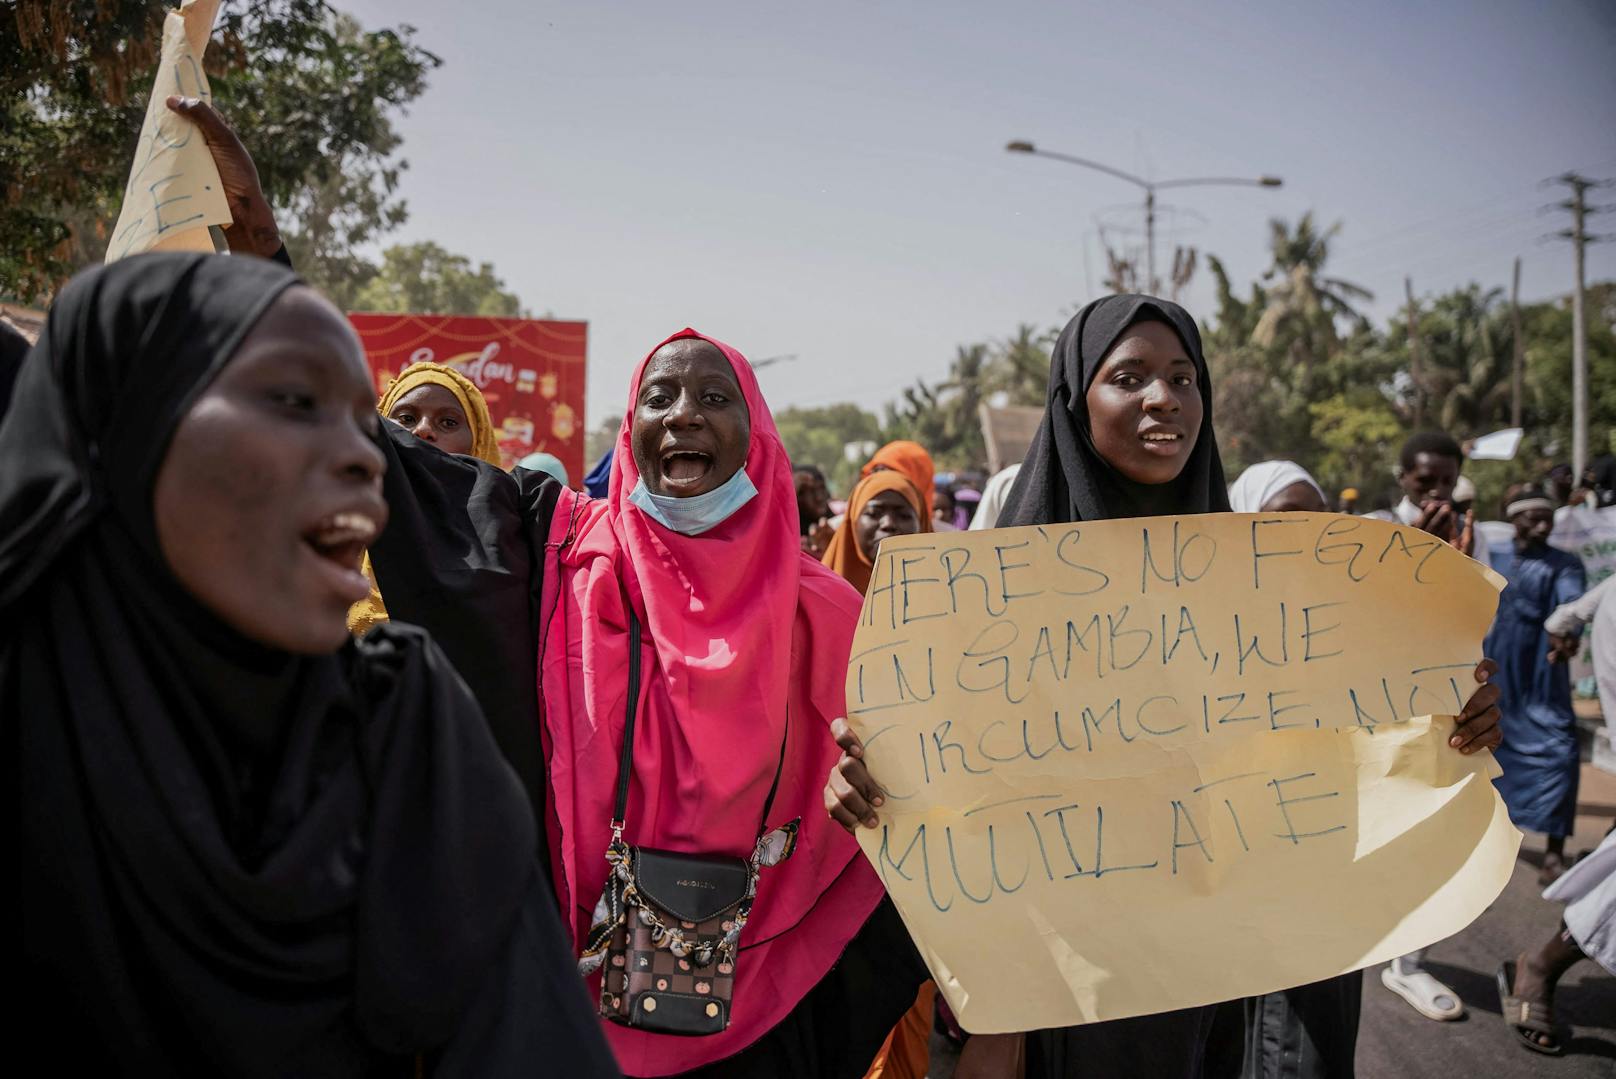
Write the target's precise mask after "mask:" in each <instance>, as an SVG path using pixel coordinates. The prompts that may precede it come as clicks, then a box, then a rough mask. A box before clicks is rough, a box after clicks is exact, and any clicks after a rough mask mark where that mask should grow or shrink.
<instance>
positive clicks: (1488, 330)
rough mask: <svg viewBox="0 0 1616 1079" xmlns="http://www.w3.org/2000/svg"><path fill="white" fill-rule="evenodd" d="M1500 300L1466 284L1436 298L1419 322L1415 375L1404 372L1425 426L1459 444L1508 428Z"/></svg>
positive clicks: (1499, 292)
mask: <svg viewBox="0 0 1616 1079" xmlns="http://www.w3.org/2000/svg"><path fill="white" fill-rule="evenodd" d="M1503 295H1504V290H1503V289H1501V288H1493V289H1485V290H1484V289H1483V288H1482V287H1481V286H1480V285H1476V284H1472V285H1469V286H1467V287H1465V288H1462V289H1455V290H1454V291H1452V292H1449V293H1446V294H1444V295H1442V296H1439V297H1437V298H1436V299H1435V300H1434V301H1433V302H1432V304H1431V307H1430V309H1429V310H1428V311H1425V312H1422V313H1421V315H1420V316H1419V318H1418V320H1417V322H1416V326H1417V328H1418V332H1419V336H1420V357H1421V363H1420V371H1419V375H1418V377H1415V376H1414V373H1413V371H1412V370H1410V372H1409V394H1408V396H1410V397H1412V396H1413V395H1415V394H1418V395H1419V396H1420V397H1421V398H1422V401H1421V403H1422V406H1423V407H1422V408H1421V410H1420V411H1421V414H1422V416H1423V417H1424V420H1425V423H1426V425H1427V426H1434V427H1439V428H1441V429H1442V430H1444V431H1447V432H1448V433H1449V434H1451V435H1453V436H1454V437H1455V438H1460V439H1464V438H1473V437H1475V436H1476V435H1480V434H1485V433H1486V432H1488V431H1493V430H1497V429H1498V428H1500V427H1503V426H1505V424H1506V423H1507V422H1508V420H1509V399H1510V363H1511V358H1512V356H1513V354H1514V353H1513V342H1512V341H1511V339H1510V338H1511V331H1510V324H1509V313H1508V311H1507V310H1504V309H1502V308H1501V307H1500V303H1501V301H1502V299H1503ZM1403 348H1404V349H1405V350H1406V348H1407V337H1406V335H1405V337H1404V342H1403Z"/></svg>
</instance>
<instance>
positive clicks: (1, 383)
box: [0, 322, 28, 416]
mask: <svg viewBox="0 0 1616 1079" xmlns="http://www.w3.org/2000/svg"><path fill="white" fill-rule="evenodd" d="M26 355H28V338H26V337H24V336H23V335H22V333H21V331H19V330H18V329H17V328H16V327H14V326H12V325H11V323H9V322H0V416H4V415H5V414H6V407H7V406H8V405H10V404H11V387H12V385H13V384H15V383H16V381H17V372H19V371H21V370H22V358H23V357H24V356H26Z"/></svg>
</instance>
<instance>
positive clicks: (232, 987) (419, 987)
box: [0, 255, 615, 1076]
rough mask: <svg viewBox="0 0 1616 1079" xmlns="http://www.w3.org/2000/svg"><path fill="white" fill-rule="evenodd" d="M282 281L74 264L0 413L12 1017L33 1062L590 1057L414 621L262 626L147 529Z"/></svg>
mask: <svg viewBox="0 0 1616 1079" xmlns="http://www.w3.org/2000/svg"><path fill="white" fill-rule="evenodd" d="M296 283H297V279H296V278H295V277H294V276H293V275H292V274H291V273H290V272H289V271H287V270H285V269H284V268H282V267H279V266H277V265H275V264H273V263H270V262H267V261H262V260H257V259H246V258H241V259H237V258H229V257H222V256H211V255H209V256H202V255H146V256H140V257H137V258H132V259H128V260H125V261H123V262H118V263H115V264H113V265H112V266H110V267H106V268H102V269H97V270H93V271H90V272H88V273H86V274H84V275H82V276H80V277H79V278H77V279H75V280H74V281H73V282H72V283H71V284H69V285H68V286H67V288H66V289H64V290H63V292H62V294H61V296H60V297H59V299H58V300H57V302H56V304H55V306H54V307H53V308H52V310H51V312H50V316H49V319H48V321H47V325H46V328H45V332H44V334H43V335H42V337H41V339H40V341H39V343H38V345H37V346H36V350H35V352H34V353H33V354H32V355H31V357H30V359H29V361H28V363H27V364H25V365H24V366H23V369H22V374H21V376H20V378H19V380H18V383H17V386H16V392H15V397H14V399H13V402H12V408H11V410H10V412H9V413H8V414H7V415H6V418H5V419H4V420H3V421H0V718H3V722H4V731H5V757H6V761H7V767H8V768H9V769H10V779H11V784H10V789H11V790H12V792H13V794H12V798H13V801H12V805H11V807H10V810H9V812H8V813H7V820H8V826H9V829H8V830H9V837H10V839H11V845H12V850H13V856H14V858H15V866H16V884H15V886H14V889H13V890H12V892H11V899H10V902H11V903H12V904H13V908H14V909H13V913H14V914H15V921H14V922H13V923H12V924H13V926H14V928H13V932H14V933H16V934H18V935H17V936H16V937H14V938H13V945H12V948H13V951H12V954H13V962H12V965H11V969H12V970H13V971H14V972H15V975H16V980H17V983H18V985H19V987H20V988H21V989H22V993H21V996H20V998H19V1001H18V1002H16V1003H14V1005H13V1006H12V1010H11V1015H12V1018H13V1022H14V1023H15V1024H16V1029H17V1030H18V1031H19V1033H20V1034H22V1035H23V1036H25V1037H26V1038H27V1040H28V1042H29V1043H30V1044H36V1045H41V1046H48V1047H49V1052H50V1054H51V1068H52V1070H59V1071H63V1072H64V1073H65V1072H73V1071H75V1068H74V1066H75V1065H84V1066H86V1067H93V1068H95V1069H96V1072H97V1073H99V1074H131V1075H133V1074H140V1075H146V1074H228V1075H264V1076H272V1075H274V1076H279V1075H291V1074H297V1075H321V1076H324V1075H331V1076H346V1075H372V1074H378V1073H386V1072H388V1071H390V1070H393V1069H394V1068H396V1069H397V1071H398V1072H399V1073H400V1074H405V1073H407V1072H408V1071H413V1070H415V1069H416V1068H417V1066H418V1065H419V1066H421V1067H422V1068H424V1069H426V1070H429V1071H430V1072H431V1073H433V1074H442V1075H456V1074H464V1075H479V1076H481V1075H518V1074H521V1075H534V1074H543V1073H545V1072H546V1070H548V1069H554V1070H555V1071H554V1073H556V1074H568V1075H583V1076H596V1075H611V1074H615V1068H614V1067H613V1065H612V1063H611V1059H610V1054H609V1052H608V1050H607V1049H606V1047H605V1044H604V1041H603V1040H602V1039H601V1038H600V1035H599V1031H598V1029H597V1028H596V1025H595V1020H594V1018H593V1016H592V1014H591V1013H590V1008H589V1004H588V1001H587V1000H586V999H585V998H584V995H583V993H582V992H581V990H580V989H579V984H578V979H577V976H576V974H575V972H574V970H573V969H572V964H571V957H570V955H569V954H568V949H567V947H566V944H565V939H564V936H563V930H562V928H561V926H560V923H559V920H558V918H557V916H556V914H555V911H554V906H553V902H552V901H551V900H550V897H549V895H548V892H547V890H546V889H545V887H544V885H543V882H542V878H541V876H540V874H539V873H538V867H537V864H536V861H535V859H534V857H533V851H534V843H535V831H534V821H533V817H532V815H531V813H530V811H529V809H528V807H527V804H526V799H525V798H524V797H523V792H522V790H521V786H520V784H519V782H518V781H517V779H516V777H515V776H514V775H513V774H512V772H511V770H510V768H509V767H508V766H507V765H506V763H505V762H504V761H503V760H502V759H501V757H500V755H499V753H498V751H497V750H496V748H495V746H494V744H493V741H492V739H491V738H490V736H489V734H488V730H487V726H486V724H485V722H484V720H483V717H482V714H481V712H480V710H479V709H478V707H477V704H476V702H475V700H474V699H473V698H472V696H471V695H470V693H469V692H468V691H467V689H466V686H465V684H464V683H463V682H462V681H461V680H460V679H459V678H458V677H457V676H456V674H455V673H454V671H453V669H452V668H451V667H450V666H449V664H448V662H447V660H446V659H445V658H444V656H443V654H442V653H441V652H440V651H438V649H437V648H436V647H435V646H434V645H433V644H432V642H431V640H430V639H429V638H428V637H427V636H426V635H425V633H423V632H422V631H420V630H418V629H415V628H413V627H409V626H393V627H388V628H386V629H385V630H382V631H380V632H378V633H375V634H372V635H371V636H370V637H367V638H366V640H365V641H363V642H360V643H350V644H348V645H346V646H345V647H344V648H343V649H342V650H341V651H340V652H338V653H336V654H333V655H328V656H318V657H307V656H294V655H290V654H287V653H281V652H277V651H274V650H271V649H269V648H266V647H265V646H262V645H260V644H257V643H255V642H253V641H250V640H247V639H245V638H243V637H241V636H240V635H239V634H237V633H236V632H235V631H234V630H233V629H232V628H231V627H229V626H228V625H226V624H225V623H223V622H222V621H220V620H219V619H218V618H217V617H216V616H215V615H213V614H212V613H211V612H210V611H208V610H206V609H205V608H203V607H202V606H201V605H200V604H199V603H198V602H197V601H195V600H194V599H192V598H191V597H190V596H189V595H188V594H187V593H185V592H184V590H183V589H182V588H181V587H180V586H179V584H178V583H177V581H175V579H174V578H173V576H172V574H171V573H170V571H169V570H168V567H167V564H166V562H165V561H164V559H163V557H162V555H161V553H160V550H159V547H158V545H157V542H156V529H155V524H154V521H153V519H152V491H153V484H154V481H155V477H156V475H157V471H158V468H159V466H160V465H161V463H162V459H163V457H164V456H165V454H166V451H167V443H168V440H169V437H170V436H171V434H172V432H173V430H174V428H175V427H176V426H177V425H178V423H179V421H180V419H181V418H182V417H183V416H184V415H185V413H186V412H187V411H188V409H189V407H190V405H191V403H192V402H193V401H194V400H195V398H196V396H197V394H199V393H200V392H201V391H202V390H203V389H204V388H205V387H206V386H207V384H208V383H209V382H210V381H211V380H212V379H213V378H214V377H215V376H216V375H217V374H218V372H219V371H220V370H221V369H222V367H223V366H224V365H225V364H226V363H227V362H228V361H229V359H230V357H231V356H232V355H233V354H234V352H235V351H236V347H237V346H238V345H239V344H240V342H241V340H242V338H243V337H244V336H245V335H246V333H247V332H248V331H249V330H250V328H251V327H252V325H253V324H254V323H255V322H256V321H257V320H258V318H259V317H260V316H261V315H262V314H263V312H264V311H265V309H267V308H268V306H269V305H270V304H271V303H272V302H273V301H274V300H275V298H276V297H277V296H279V295H280V294H281V293H282V292H283V291H284V290H285V289H287V288H288V287H290V286H292V285H294V284H296ZM14 1040H15V1039H14Z"/></svg>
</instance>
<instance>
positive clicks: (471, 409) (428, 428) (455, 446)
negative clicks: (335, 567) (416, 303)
mask: <svg viewBox="0 0 1616 1079" xmlns="http://www.w3.org/2000/svg"><path fill="white" fill-rule="evenodd" d="M376 411H378V412H380V413H381V414H382V415H383V416H386V417H387V418H388V419H390V420H392V421H393V422H394V423H396V424H398V425H399V426H400V427H403V428H404V429H405V430H406V431H409V432H410V433H411V434H412V435H414V436H415V437H416V438H418V439H420V440H421V441H423V442H430V443H432V444H433V445H434V446H436V447H438V449H440V450H443V451H444V452H445V453H459V454H464V455H466V456H468V457H478V458H481V459H482V460H484V461H487V462H488V463H489V464H491V465H499V464H500V459H499V442H498V441H497V440H496V439H495V438H494V422H493V421H492V420H491V419H489V418H488V402H487V401H485V400H483V392H482V391H481V390H479V389H478V388H477V384H476V383H474V382H472V381H471V379H469V378H467V377H466V376H465V375H462V374H461V373H460V372H459V371H456V370H455V369H454V368H452V367H445V366H444V365H443V364H441V363H415V364H411V365H410V366H408V367H406V368H405V369H404V372H403V373H402V374H400V375H399V376H398V377H397V378H396V379H394V380H393V384H392V385H390V386H388V387H387V392H386V393H384V394H382V399H381V400H380V401H379V402H377V404H376ZM363 569H364V572H365V576H366V577H368V578H370V595H369V596H367V597H366V598H364V599H362V600H360V601H359V602H358V603H356V604H354V605H353V608H352V609H351V610H349V611H348V631H349V632H350V633H352V634H353V635H354V636H355V637H361V636H363V635H364V634H365V632H366V631H367V630H369V629H370V627H371V626H374V625H375V624H376V623H377V622H385V621H387V607H386V606H385V605H384V604H383V603H382V593H381V589H379V588H378V587H377V586H376V574H375V573H374V572H373V571H372V570H371V568H370V556H369V555H366V556H365V563H364V567H363Z"/></svg>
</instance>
